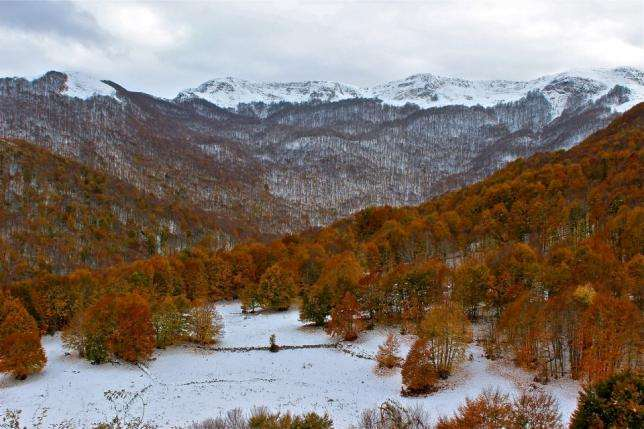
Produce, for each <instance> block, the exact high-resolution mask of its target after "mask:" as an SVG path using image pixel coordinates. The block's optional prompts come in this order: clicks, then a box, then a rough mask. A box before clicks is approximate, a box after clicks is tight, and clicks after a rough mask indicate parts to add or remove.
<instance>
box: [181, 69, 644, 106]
mask: <svg viewBox="0 0 644 429" xmlns="http://www.w3.org/2000/svg"><path fill="white" fill-rule="evenodd" d="M617 85H619V86H621V87H623V88H626V90H627V91H628V92H629V93H630V94H629V97H628V101H626V102H623V103H621V104H616V105H615V106H613V108H614V110H616V111H624V110H626V109H628V108H630V107H632V106H633V105H635V104H636V103H637V102H638V101H641V100H643V99H644V72H642V71H641V70H638V69H635V68H632V67H619V68H615V69H590V70H573V71H568V72H563V73H558V74H554V75H548V76H542V77H539V78H537V79H533V80H529V81H510V80H467V79H461V78H454V77H445V76H438V75H434V74H431V73H424V74H416V75H412V76H409V77H407V78H405V79H401V80H396V81H391V82H386V83H383V84H380V85H375V86H373V87H364V88H361V87H358V86H355V85H349V84H345V83H340V82H329V81H304V82H254V81H249V80H242V79H235V78H232V77H228V78H219V79H213V80H210V81H207V82H205V83H204V84H202V85H200V86H198V87H197V88H192V89H187V90H185V91H182V92H181V93H179V95H178V96H177V99H178V100H185V99H191V98H201V99H204V100H207V101H209V102H211V103H213V104H216V105H218V106H220V107H224V108H233V109H234V108H236V107H237V106H238V105H239V104H242V103H254V102H263V103H266V104H272V103H279V102H291V103H303V102H310V101H315V100H317V101H339V100H345V99H352V98H375V99H379V100H382V102H383V103H385V104H389V105H394V106H400V105H404V104H407V103H412V104H416V105H418V106H419V107H421V108H429V107H441V106H447V105H464V106H475V105H481V106H484V107H492V106H495V105H497V104H500V103H509V102H515V101H518V100H520V99H522V98H524V97H526V96H527V95H528V94H529V93H531V92H538V93H541V94H543V96H544V97H545V98H546V99H547V100H548V102H549V103H550V105H551V112H552V117H553V118H555V117H557V116H559V115H560V114H561V113H562V112H563V110H564V109H565V108H566V107H567V106H568V105H569V104H570V103H571V102H572V101H575V100H577V101H578V100H585V101H594V100H597V99H598V98H600V97H602V96H605V95H606V94H608V93H609V92H610V91H611V90H612V89H613V88H614V87H615V86H617Z"/></svg>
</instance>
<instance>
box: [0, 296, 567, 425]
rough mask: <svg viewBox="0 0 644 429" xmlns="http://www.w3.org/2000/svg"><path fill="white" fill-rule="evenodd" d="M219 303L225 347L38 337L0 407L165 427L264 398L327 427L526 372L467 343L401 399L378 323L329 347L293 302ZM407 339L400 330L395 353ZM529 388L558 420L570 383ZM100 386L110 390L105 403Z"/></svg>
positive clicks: (55, 418)
mask: <svg viewBox="0 0 644 429" xmlns="http://www.w3.org/2000/svg"><path fill="white" fill-rule="evenodd" d="M219 311H220V312H221V314H222V316H223V319H224V324H225V327H224V334H223V338H222V341H221V342H220V343H219V344H218V345H217V347H221V348H224V349H228V350H227V351H216V350H206V349H194V348H187V347H175V348H171V349H168V350H164V351H160V352H157V353H156V354H155V358H154V359H153V360H152V361H150V362H149V363H147V364H146V365H139V366H136V365H126V364H123V365H118V364H106V365H101V366H94V365H90V364H89V363H87V362H85V361H83V360H80V359H78V358H77V357H75V356H68V355H65V351H64V350H63V348H62V344H61V341H60V337H59V336H54V337H45V338H44V339H43V344H44V347H45V349H46V351H47V356H48V359H49V362H48V364H47V367H46V369H45V371H44V372H43V373H42V374H39V375H37V376H35V377H32V378H29V379H28V380H27V381H24V382H18V381H15V380H12V379H10V378H8V377H0V413H4V410H5V409H21V410H23V424H26V425H29V424H30V421H31V419H32V418H33V416H36V415H37V414H38V413H39V410H43V409H47V417H46V422H47V423H48V424H53V423H59V422H62V421H70V422H71V423H74V424H75V425H76V426H77V427H87V426H90V425H91V424H92V423H96V422H98V421H101V420H103V421H104V420H108V419H110V418H112V417H113V416H114V415H115V414H116V413H118V414H120V415H126V414H127V415H128V416H130V417H141V418H143V419H144V420H145V421H149V422H153V423H156V424H158V425H159V426H160V427H172V426H176V425H185V424H187V423H190V422H193V421H200V420H203V419H205V418H208V417H214V416H217V415H219V414H220V413H225V412H226V411H228V410H230V409H232V408H236V407H240V408H242V409H244V410H250V409H251V408H252V407H253V406H262V405H265V406H267V407H269V408H270V409H273V410H291V411H294V412H305V411H310V410H315V411H318V412H325V411H326V412H328V413H329V414H330V415H332V416H333V419H334V422H335V426H336V427H337V428H345V427H347V426H348V425H349V424H351V423H354V422H356V421H357V419H358V418H359V415H360V412H361V411H362V410H363V409H365V408H368V407H373V406H377V405H379V404H380V403H382V402H384V401H386V400H388V399H395V400H398V401H400V402H402V403H405V404H415V403H420V404H422V405H423V407H424V408H425V409H426V410H427V412H428V413H429V414H430V415H432V416H433V417H437V416H438V415H444V414H447V413H451V412H453V411H454V410H455V409H456V408H457V406H458V405H459V404H460V403H461V402H462V401H463V399H464V398H465V396H470V397H472V396H475V395H477V394H478V393H479V392H481V391H482V390H483V389H485V388H496V387H498V388H499V389H501V390H503V391H507V392H511V393H516V392H517V391H518V389H519V388H520V387H526V386H530V384H531V383H530V380H531V377H530V374H527V373H525V372H523V371H521V370H517V369H515V368H512V367H506V366H504V365H503V364H502V363H500V362H490V361H488V360H486V359H485V358H484V357H483V356H482V353H483V352H482V350H481V348H480V347H478V346H476V345H472V346H470V350H469V352H471V353H472V355H473V357H474V359H473V360H472V361H467V362H466V363H465V364H464V365H463V368H462V369H461V370H460V371H458V372H457V374H455V375H454V376H453V377H451V378H450V380H449V387H448V388H446V389H443V390H440V391H439V392H436V393H435V394H433V395H431V396H428V397H424V398H414V399H412V398H401V397H400V395H399V392H400V383H401V378H400V371H399V370H394V371H392V373H391V374H389V375H388V376H377V375H375V374H374V371H373V369H374V362H373V360H371V359H372V358H373V356H374V355H375V353H376V351H377V347H378V345H379V344H381V343H382V342H383V341H384V338H385V337H386V335H387V333H388V331H389V330H388V329H377V330H374V331H369V332H367V333H365V334H364V335H362V336H361V337H360V338H359V340H358V341H356V342H355V343H351V344H347V343H341V344H340V345H338V348H336V345H335V344H334V342H333V340H332V339H330V338H329V337H328V336H327V335H325V334H324V332H323V331H322V330H320V329H313V328H309V327H303V326H302V324H301V323H300V322H299V321H298V317H297V311H289V312H286V313H276V314H265V315H261V314H260V315H253V316H245V315H242V314H241V312H240V311H239V305H238V304H236V303H230V304H224V305H221V306H219ZM272 333H275V334H276V335H277V341H278V344H280V345H290V346H296V347H297V348H292V349H285V350H282V351H280V352H278V353H270V352H268V351H266V350H265V349H264V348H265V347H267V346H268V337H269V335H270V334H272ZM411 341H412V338H411V337H403V338H402V347H401V349H402V350H401V353H405V352H406V350H407V349H408V348H409V345H410V343H411ZM311 346H313V347H311ZM246 348H249V350H242V349H246ZM539 388H544V389H546V390H547V391H549V392H550V393H552V394H553V395H555V397H557V399H558V400H559V402H560V408H561V411H562V414H564V416H565V418H566V419H567V418H568V417H569V415H570V413H571V412H572V410H573V409H574V406H575V403H576V397H577V389H578V387H577V385H576V384H575V383H574V382H571V381H560V382H559V383H552V384H550V385H548V386H544V387H539ZM106 391H115V392H119V393H118V394H115V396H116V398H115V399H114V400H113V401H112V402H109V401H108V400H106V398H105V395H104V392H106Z"/></svg>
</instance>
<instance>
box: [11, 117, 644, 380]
mask: <svg viewBox="0 0 644 429" xmlns="http://www.w3.org/2000/svg"><path fill="white" fill-rule="evenodd" d="M643 141H644V105H638V106H636V107H634V108H633V109H631V110H630V111H629V112H627V113H625V114H623V115H622V116H621V117H620V118H618V119H616V120H615V121H614V122H613V123H612V124H611V125H610V126H609V127H607V128H606V129H604V130H601V131H599V132H597V133H595V134H593V135H592V136H590V137H589V138H587V139H586V140H585V141H584V142H582V143H581V144H580V145H578V146H576V147H574V148H572V149H571V150H569V151H558V152H553V153H541V154H537V155H535V156H533V157H531V158H529V159H525V160H524V159H518V160H516V161H514V162H512V163H510V164H508V165H507V166H506V167H505V168H503V169H501V170H500V171H498V172H496V173H494V174H493V175H491V176H490V177H488V178H486V179H484V180H481V181H480V182H478V183H475V184H472V185H470V186H466V187H464V188H462V189H460V190H458V191H454V192H449V193H446V194H443V195H441V196H438V197H436V198H432V199H430V200H428V201H427V202H426V203H424V204H422V205H419V206H416V207H397V208H394V207H373V208H369V209H366V210H363V211H361V212H359V213H356V214H355V215H353V216H351V217H349V218H347V219H344V220H341V221H338V222H336V223H334V224H333V225H330V226H327V227H325V228H321V229H318V230H311V231H304V232H301V233H299V234H294V235H289V236H285V237H283V238H281V239H279V240H274V241H272V242H270V243H263V242H254V241H248V242H244V243H241V244H238V245H237V246H235V247H233V248H232V249H230V250H214V247H216V246H210V245H206V244H207V243H203V244H204V245H203V246H195V247H193V248H192V249H191V250H185V251H180V252H175V251H172V249H170V246H167V245H166V246H164V245H162V246H159V245H160V244H162V243H161V242H163V240H161V242H160V241H159V240H160V239H162V238H163V234H160V231H159V230H158V229H155V232H156V234H148V235H149V237H151V238H152V240H148V244H149V246H144V247H146V248H145V249H143V248H142V247H141V245H142V244H141V241H140V237H139V236H136V234H135V236H133V237H132V239H131V241H130V242H129V243H130V244H131V246H134V247H135V249H138V250H137V251H136V252H133V253H128V255H132V254H135V253H136V254H139V253H140V252H141V251H142V250H146V251H147V250H150V251H151V253H149V254H152V255H154V256H151V257H149V258H147V259H142V260H137V261H134V262H128V263H125V262H118V261H113V262H114V264H113V265H111V266H110V267H109V268H100V269H97V267H99V266H103V267H104V266H105V264H103V263H101V264H98V263H96V262H97V260H95V259H93V258H94V256H92V257H91V258H90V257H88V258H89V259H88V261H89V262H88V263H87V264H86V268H81V269H78V270H72V271H71V272H69V270H71V269H72V268H74V267H77V266H78V265H79V264H78V261H79V258H80V256H79V255H77V254H74V259H73V261H69V264H67V265H66V264H65V263H64V262H65V261H59V260H56V261H55V262H56V264H55V267H56V269H53V268H49V269H48V268H47V264H46V263H43V264H40V265H41V266H42V268H43V269H42V270H36V271H30V270H31V269H32V268H30V267H29V266H24V267H23V266H22V265H20V264H18V265H15V266H14V265H12V273H11V275H10V276H9V279H10V280H13V279H16V278H18V279H24V280H20V281H16V282H10V283H7V284H6V289H8V290H9V292H10V294H11V296H13V297H14V298H16V299H18V300H19V301H20V302H21V304H22V305H23V306H24V308H25V309H26V310H27V311H28V312H29V314H30V315H31V316H32V317H33V319H34V320H35V321H36V324H37V327H38V329H39V330H40V331H41V332H55V331H58V330H61V329H67V330H68V331H70V332H80V333H83V332H85V334H83V335H78V336H75V337H73V341H72V342H73V343H75V344H77V345H79V346H80V348H79V350H85V354H86V355H88V354H90V353H89V352H92V353H96V357H97V358H99V359H98V360H101V359H105V358H106V357H105V356H109V355H112V354H115V353H118V354H119V355H122V356H126V355H127V359H130V358H136V359H140V358H144V357H145V356H146V355H147V354H148V353H149V350H150V341H149V339H150V338H152V340H153V341H152V344H153V345H157V346H160V347H165V346H168V345H171V344H174V343H176V342H178V341H185V340H186V338H185V337H186V332H196V329H195V328H194V327H193V328H191V329H192V331H191V329H188V331H186V330H185V327H186V325H185V323H188V322H187V319H186V318H185V315H189V314H191V312H192V311H193V309H195V308H200V307H203V305H204V304H207V303H209V302H213V301H215V300H219V299H235V298H240V299H241V300H242V302H243V303H244V307H245V308H246V309H247V310H248V311H252V310H255V309H258V308H266V309H273V310H283V309H285V308H288V307H289V305H290V304H291V303H292V302H297V301H300V302H301V305H300V318H301V319H302V320H303V321H305V322H312V323H314V324H316V325H325V324H326V323H327V322H328V323H329V332H330V333H331V334H332V335H336V336H338V337H340V338H351V337H354V336H355V335H357V334H358V332H359V327H358V325H359V323H365V324H374V323H385V324H390V323H395V324H401V325H402V327H403V329H405V330H407V331H408V332H411V333H418V334H419V335H421V337H422V338H423V339H422V341H421V342H420V343H418V344H417V345H416V346H415V347H414V348H412V352H413V353H412V352H410V356H408V357H407V359H406V363H405V365H404V367H405V366H406V369H405V368H403V372H404V374H403V379H404V382H405V385H406V386H407V387H408V388H409V389H410V391H426V390H428V389H431V386H432V385H433V384H434V380H435V379H436V378H437V377H438V376H439V374H438V373H441V374H440V375H443V376H444V375H446V374H447V373H449V371H451V370H452V368H453V366H454V365H455V364H456V363H457V362H458V360H460V359H462V356H463V346H462V345H463V344H464V343H466V342H467V341H469V333H468V329H467V321H468V319H469V320H472V321H474V320H476V321H477V322H478V323H480V325H481V327H482V329H481V332H480V334H479V337H480V338H479V339H480V340H481V341H482V342H483V344H484V346H485V350H486V352H487V353H488V355H489V356H490V357H500V356H508V357H511V358H513V359H515V361H516V362H517V364H518V365H521V366H523V367H526V368H529V369H531V370H534V371H536V372H537V375H538V377H539V378H540V379H541V380H542V381H544V382H545V381H548V380H550V379H553V378H556V377H564V376H571V377H573V378H576V379H580V380H582V381H584V382H594V381H599V380H601V379H606V378H607V377H610V376H611V374H613V373H616V372H621V371H627V370H631V371H637V370H638V369H639V366H641V357H640V355H641V344H640V343H641V341H640V327H641V324H642V308H643V303H644V301H643V299H642V292H643V289H642V284H644V269H643V268H642V267H643V266H644V257H643V256H642V253H644V246H643V244H642V243H643V241H642V230H643V228H642V221H643V220H644V211H643V208H642V198H643V196H644V187H642V183H641V178H642V177H644V169H643V168H642V165H643V164H642V157H643V156H644V152H643V150H642V142H643ZM97 186H98V187H99V188H101V185H100V183H99V184H97ZM83 189H84V190H88V189H91V187H90V188H85V187H83ZM101 189H102V188H101ZM102 193H103V192H102ZM164 210H165V209H164ZM89 224H92V225H93V224H94V223H92V222H90V223H89ZM89 224H87V223H81V225H84V226H82V228H84V231H85V230H86V229H87V228H89V227H88V226H87V225H89ZM98 224H99V225H101V222H98ZM184 226H185V225H184ZM91 231H93V232H95V233H96V234H98V236H101V235H105V234H108V235H109V231H110V229H109V228H108V229H105V228H98V229H91ZM195 234H197V235H199V234H200V232H199V231H195ZM110 237H111V236H110ZM155 239H156V241H155ZM174 239H178V238H176V237H175V238H174ZM113 240H114V237H111V238H110V240H109V241H108V242H110V243H112V242H113ZM206 241H207V240H206ZM192 242H193V240H188V239H187V238H186V243H192ZM57 243H58V241H57ZM92 243H95V241H92ZM155 243H156V249H157V250H158V249H159V247H160V248H161V249H162V250H163V251H162V252H160V251H159V252H157V251H154V250H155V249H154V248H155ZM123 245H124V243H121V242H119V243H117V247H118V248H119V249H122V247H120V246H123ZM56 246H58V244H56V245H53V248H56V249H59V248H60V247H56ZM95 247H96V246H95V244H94V247H93V248H92V249H91V250H92V252H90V253H89V255H94V253H93V252H94V250H96V249H95ZM110 249H111V247H110ZM107 250H109V249H106V251H107ZM158 253H163V255H159V254H158ZM60 254H61V255H64V252H60ZM118 254H121V253H120V252H116V253H114V254H112V253H109V255H108V256H110V258H112V257H113V259H118V257H117V256H115V255H118ZM6 255H7V256H6V258H8V259H6V260H7V261H9V262H6V263H10V262H11V261H13V260H15V261H19V260H20V259H19V258H18V259H16V258H14V256H11V252H7V254H6ZM34 256H35V259H36V260H38V261H44V260H45V258H42V257H40V256H41V255H34ZM12 258H13V259H12ZM110 258H107V259H109V260H110V261H112V259H110ZM101 261H103V262H105V261H106V259H101ZM6 263H4V262H3V264H6ZM3 266H4V265H3ZM64 266H66V267H68V269H67V270H65V269H63V268H62V267H64ZM21 267H23V268H21ZM13 271H16V273H17V272H20V273H21V274H20V275H18V274H16V273H14V272H13ZM29 273H31V274H36V275H33V276H31V275H30V274H29ZM27 277H29V278H27ZM135 295H136V296H137V297H138V298H134V296H135ZM117 297H120V298H118V306H121V305H129V306H134V307H135V309H136V311H134V312H133V314H135V315H136V318H137V320H139V321H142V325H141V326H138V327H137V328H134V326H133V324H132V323H131V320H128V317H129V316H128V317H126V316H125V315H123V314H122V313H120V312H119V311H118V310H117V309H115V308H113V307H114V305H115V303H116V302H117ZM125 297H127V298H125ZM105 300H107V302H106V301H105ZM144 301H145V302H146V303H147V310H145V309H144V307H145V305H144V304H143V302H144ZM444 306H446V307H444ZM445 308H449V309H453V308H459V310H458V311H453V312H452V311H447V310H445ZM194 311H198V310H194ZM441 312H442V313H441ZM439 313H440V315H439ZM91 314H95V316H97V317H102V318H103V320H105V321H106V322H105V324H104V325H105V326H103V325H101V326H93V325H92V322H91V321H89V318H88V317H85V316H87V315H91ZM427 318H430V319H432V318H433V320H432V321H431V322H429V321H425V322H424V319H427ZM122 319H123V320H122ZM198 320H201V319H200V318H199V317H193V318H192V321H193V322H194V323H196V322H197V321H198ZM199 325H200V326H205V327H206V328H207V327H208V324H207V323H200V324H199ZM117 329H125V330H134V331H135V332H134V334H135V335H133V340H132V341H133V342H134V343H132V344H127V343H126V340H125V339H124V338H122V335H120V334H115V332H116V331H117ZM206 331H207V330H206ZM204 332H205V331H204ZM194 335H196V334H194ZM209 338H210V339H212V338H213V337H212V336H210V335H208V334H206V335H204V336H201V337H200V336H199V335H196V336H195V337H194V338H193V339H195V340H196V341H199V342H205V343H208V342H209V341H210V340H209ZM441 341H447V344H448V345H447V346H441V345H440V343H441ZM126 347H127V348H132V349H133V351H132V352H131V353H129V352H126V351H125V349H124V348H126ZM405 374H406V375H405ZM419 374H420V375H419Z"/></svg>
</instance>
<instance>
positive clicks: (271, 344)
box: [268, 334, 280, 353]
mask: <svg viewBox="0 0 644 429" xmlns="http://www.w3.org/2000/svg"><path fill="white" fill-rule="evenodd" d="M268 343H269V346H268V349H269V350H270V351H271V352H273V353H277V352H279V351H280V346H278V345H277V339H276V338H275V334H271V336H270V337H268Z"/></svg>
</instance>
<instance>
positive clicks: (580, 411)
mask: <svg viewBox="0 0 644 429" xmlns="http://www.w3.org/2000/svg"><path fill="white" fill-rule="evenodd" d="M587 427H604V428H641V427H644V383H643V382H642V378H641V377H639V376H637V375H635V374H634V373H631V372H625V373H621V374H616V375H613V376H611V377H609V378H608V379H606V380H604V381H600V382H597V383H594V384H591V385H589V386H587V387H586V388H585V389H584V390H583V392H581V394H580V395H579V403H578V405H577V409H576V410H575V412H574V414H573V415H572V421H571V423H570V428H571V429H581V428H587Z"/></svg>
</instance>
